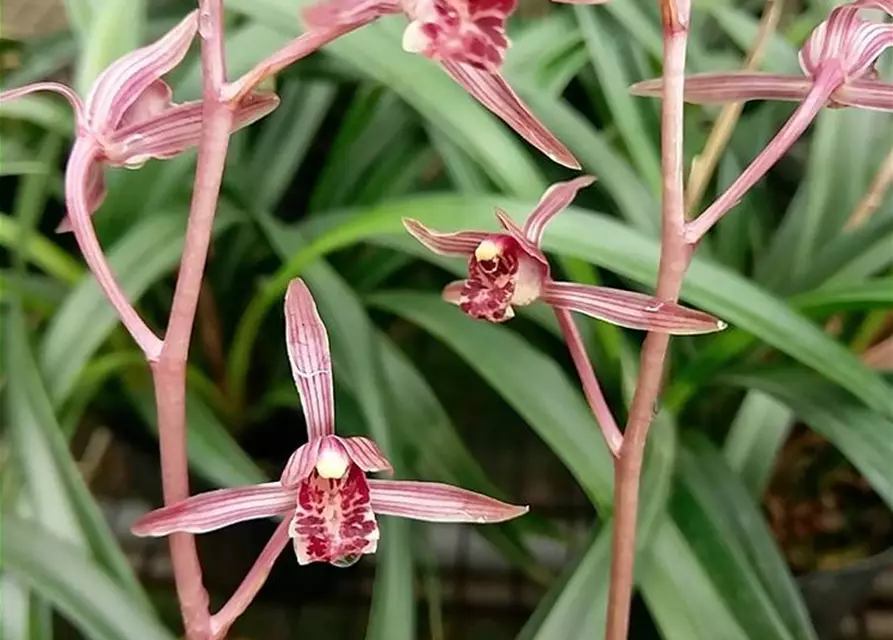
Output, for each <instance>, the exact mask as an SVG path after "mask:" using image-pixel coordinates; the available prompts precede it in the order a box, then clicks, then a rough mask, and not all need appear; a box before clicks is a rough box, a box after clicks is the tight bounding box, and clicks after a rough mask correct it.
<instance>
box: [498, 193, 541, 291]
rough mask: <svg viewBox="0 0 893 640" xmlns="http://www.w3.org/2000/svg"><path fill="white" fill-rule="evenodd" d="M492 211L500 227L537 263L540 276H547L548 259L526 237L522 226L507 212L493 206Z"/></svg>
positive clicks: (537, 246) (536, 245)
mask: <svg viewBox="0 0 893 640" xmlns="http://www.w3.org/2000/svg"><path fill="white" fill-rule="evenodd" d="M494 211H495V213H496V219H497V220H499V224H500V225H502V228H503V229H505V230H506V231H508V234H509V235H510V236H511V237H512V238H514V239H515V241H516V242H517V243H518V245H519V246H520V247H521V250H522V251H524V252H525V253H527V255H529V256H530V257H531V258H533V259H534V260H536V261H537V262H538V263H539V265H540V267H541V269H540V271H541V274H540V275H541V277H543V278H548V277H549V270H550V267H549V260H548V259H547V258H546V254H545V253H543V252H542V250H541V249H540V248H539V245H538V244H536V243H534V242H533V241H532V240H530V238H528V237H527V234H526V232H525V231H524V229H523V227H519V226H518V223H517V222H515V221H514V220H513V219H512V217H511V216H510V215H509V214H508V213H507V212H505V211H503V210H502V209H500V208H499V207H494Z"/></svg>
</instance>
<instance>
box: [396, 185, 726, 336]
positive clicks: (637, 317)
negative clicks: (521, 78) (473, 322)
mask: <svg viewBox="0 0 893 640" xmlns="http://www.w3.org/2000/svg"><path fill="white" fill-rule="evenodd" d="M594 180H595V179H594V178H593V177H591V176H581V177H579V178H575V179H574V180H570V181H568V182H558V183H556V184H554V185H552V186H551V187H549V189H548V190H547V191H546V192H545V194H543V196H542V198H541V199H540V201H539V203H538V204H537V206H536V208H535V209H534V210H533V212H531V214H530V216H529V217H528V218H527V222H526V223H525V224H524V226H523V227H519V226H518V225H517V224H516V223H515V222H514V221H513V220H512V219H511V218H510V217H509V215H508V214H507V213H506V212H505V211H502V210H501V209H499V208H497V209H496V217H497V219H498V220H499V223H500V224H501V226H502V229H503V231H502V232H499V233H493V232H490V231H459V232H456V233H439V232H436V231H433V230H431V229H429V228H427V227H426V226H425V225H423V224H422V223H421V222H418V221H417V220H412V219H409V218H404V219H403V225H404V227H406V230H407V231H409V233H410V234H411V235H412V236H413V237H414V238H415V239H416V240H418V241H419V242H421V243H422V244H423V245H425V246H426V247H427V248H428V249H430V250H431V251H433V252H435V253H438V254H440V255H447V256H461V257H464V258H468V278H467V279H465V280H458V281H456V282H452V283H450V284H448V285H447V286H446V288H445V289H444V290H443V298H444V300H446V301H447V302H449V303H451V304H455V305H458V306H459V308H461V309H462V311H464V312H465V313H466V314H468V315H469V316H471V317H473V318H479V319H484V320H489V321H490V322H504V321H506V320H509V319H511V318H513V317H514V315H515V311H514V307H515V306H525V305H528V304H531V303H532V302H534V301H536V300H542V301H543V302H545V303H546V304H548V305H551V306H552V307H554V308H555V309H564V310H568V311H576V312H578V313H583V314H585V315H588V316H591V317H593V318H597V319H599V320H604V321H606V322H610V323H612V324H616V325H618V326H621V327H626V328H629V329H641V330H645V331H656V332H661V333H671V334H676V335H692V334H699V333H710V332H713V331H719V330H721V329H724V328H725V327H726V324H725V323H724V322H722V321H720V320H717V319H716V318H714V317H713V316H711V315H708V314H706V313H703V312H701V311H695V310H693V309H688V308H686V307H683V306H681V305H678V304H676V303H674V302H669V301H662V300H658V299H657V298H654V297H652V296H648V295H645V294H642V293H636V292H633V291H624V290H621V289H612V288H609V287H596V286H591V285H584V284H577V283H574V282H557V281H555V280H553V279H552V278H551V276H550V268H549V262H548V260H547V259H546V256H545V254H544V253H543V251H542V249H541V248H540V245H541V241H542V237H543V232H544V231H545V229H546V226H547V225H548V224H549V222H550V221H551V220H552V219H553V218H554V217H555V216H556V215H557V214H558V213H560V212H561V211H562V210H564V209H565V208H567V206H568V205H570V203H571V202H572V201H573V199H574V197H575V196H576V194H577V192H578V191H579V190H580V189H582V188H583V187H586V186H588V185H590V184H592V183H593V182H594Z"/></svg>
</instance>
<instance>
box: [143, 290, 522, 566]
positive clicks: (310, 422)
mask: <svg viewBox="0 0 893 640" xmlns="http://www.w3.org/2000/svg"><path fill="white" fill-rule="evenodd" d="M285 325H286V345H287V350H288V357H289V363H290V365H291V371H292V377H293V378H294V381H295V384H296V386H297V388H298V392H299V394H300V396H301V406H302V409H303V412H304V418H305V420H306V423H307V433H308V442H307V444H305V445H303V446H301V447H300V448H298V450H297V451H295V452H294V453H293V454H292V456H291V457H290V458H289V460H288V463H287V464H286V465H285V468H284V469H283V471H282V475H281V477H280V479H279V481H278V482H268V483H264V484H259V485H254V486H249V487H239V488H235V489H219V490H217V491H210V492H207V493H203V494H199V495H196V496H193V497H191V498H188V499H187V500H184V501H182V502H179V503H177V504H174V505H170V506H167V507H163V508H161V509H157V510H155V511H152V512H150V513H149V514H147V515H145V516H144V517H143V518H141V519H140V520H139V521H137V522H136V523H135V524H134V525H133V527H132V531H133V533H134V534H135V535H138V536H163V535H168V534H170V533H174V532H190V533H205V532H208V531H214V530H216V529H220V528H222V527H226V526H229V525H232V524H235V523H238V522H244V521H246V520H253V519H258V518H270V517H284V518H288V519H289V525H288V534H289V537H290V538H291V540H292V544H293V546H294V551H295V556H296V557H297V559H298V563H299V564H302V565H303V564H308V563H311V562H328V563H330V564H333V565H335V566H342V567H343V566H349V565H351V564H353V563H354V562H356V561H357V560H358V559H359V558H360V557H362V556H363V555H365V554H369V553H374V552H375V551H376V549H377V547H378V540H379V537H380V531H379V528H378V523H377V520H376V514H379V515H389V516H401V517H405V518H413V519H417V520H426V521H430V522H472V523H489V522H503V521H505V520H510V519H512V518H516V517H518V516H520V515H523V514H524V513H527V510H528V509H527V507H522V506H516V505H511V504H507V503H505V502H501V501H499V500H496V499H494V498H490V497H488V496H485V495H482V494H479V493H475V492H473V491H468V490H466V489H461V488H459V487H454V486H451V485H446V484H440V483H432V482H413V481H404V480H375V479H373V480H369V479H367V478H366V473H374V472H381V471H390V470H391V464H390V462H388V460H387V458H386V457H385V455H384V453H382V451H381V450H380V449H379V448H378V446H377V445H376V444H375V443H374V442H373V441H372V440H369V439H368V438H363V437H353V438H342V437H339V436H336V435H335V433H334V427H335V414H334V396H333V384H332V368H331V357H330V353H329V343H328V335H327V333H326V328H325V325H324V324H323V322H322V319H321V318H320V316H319V312H318V311H317V309H316V305H315V303H314V301H313V298H312V296H311V294H310V291H309V290H308V289H307V287H306V285H304V283H303V282H302V281H301V280H297V279H296V280H293V281H292V282H291V284H290V285H289V287H288V291H287V293H286V297H285Z"/></svg>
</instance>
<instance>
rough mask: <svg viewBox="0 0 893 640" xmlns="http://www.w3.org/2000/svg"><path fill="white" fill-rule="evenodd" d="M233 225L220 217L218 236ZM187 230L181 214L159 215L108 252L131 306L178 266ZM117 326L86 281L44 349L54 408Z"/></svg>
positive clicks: (138, 225)
mask: <svg viewBox="0 0 893 640" xmlns="http://www.w3.org/2000/svg"><path fill="white" fill-rule="evenodd" d="M234 221H235V219H234V217H233V216H232V215H226V213H225V212H223V211H221V214H220V215H219V217H218V219H217V223H216V224H215V225H214V233H215V235H216V234H219V233H220V232H221V231H223V230H224V229H226V228H227V227H229V226H230V225H232V224H233V222H234ZM184 225H185V220H184V219H183V216H182V215H181V214H168V213H165V212H155V215H152V216H147V217H144V218H142V219H140V220H139V221H137V222H136V223H135V224H133V225H132V226H131V227H130V229H129V230H128V231H127V234H126V235H125V236H124V237H122V238H121V239H120V240H119V241H118V242H116V243H115V245H114V246H113V247H112V248H111V249H110V250H109V251H108V252H107V256H108V260H109V263H110V264H111V266H112V271H113V272H114V273H115V274H116V276H117V278H118V282H119V284H120V285H121V287H122V289H123V290H124V292H125V293H127V294H128V296H129V297H130V299H131V300H133V301H136V300H139V298H140V296H142V294H143V293H144V292H145V291H146V290H147V289H148V288H149V287H150V286H151V285H152V284H154V283H155V282H157V281H158V280H159V279H160V278H162V277H164V276H165V275H167V274H168V273H169V272H170V271H171V270H172V269H174V267H175V266H176V265H177V264H178V262H179V260H180V252H181V250H182V248H183V229H184ZM118 322H119V321H118V316H117V315H116V313H115V310H114V308H113V307H112V306H111V305H110V304H109V302H108V300H106V298H105V295H104V294H103V293H102V290H101V289H100V288H99V285H98V284H97V283H96V281H95V280H94V279H93V278H92V277H90V276H84V278H83V279H82V280H81V283H80V284H79V285H78V286H77V287H76V288H75V289H74V290H73V291H72V292H71V294H70V295H69V296H68V298H67V299H66V300H65V302H64V303H63V304H62V306H61V307H60V308H59V311H58V312H57V313H56V315H55V316H53V319H52V320H51V321H50V324H49V326H48V327H47V330H46V333H45V335H44V338H43V343H42V344H41V349H40V364H41V371H42V372H43V375H44V378H45V379H46V382H47V389H48V391H49V394H50V397H51V398H52V399H53V402H54V403H59V402H61V401H63V400H64V399H65V398H66V397H67V395H68V393H69V392H70V391H71V388H72V386H73V385H74V383H75V381H76V380H77V377H78V375H79V374H80V372H81V370H82V369H83V368H84V366H85V365H86V364H87V361H88V360H89V359H90V358H91V356H92V355H93V354H94V353H95V352H96V350H97V349H99V347H100V346H101V345H102V344H103V343H104V342H105V341H106V340H107V339H108V337H109V335H110V334H111V332H112V331H113V330H114V329H115V327H116V326H117V325H118Z"/></svg>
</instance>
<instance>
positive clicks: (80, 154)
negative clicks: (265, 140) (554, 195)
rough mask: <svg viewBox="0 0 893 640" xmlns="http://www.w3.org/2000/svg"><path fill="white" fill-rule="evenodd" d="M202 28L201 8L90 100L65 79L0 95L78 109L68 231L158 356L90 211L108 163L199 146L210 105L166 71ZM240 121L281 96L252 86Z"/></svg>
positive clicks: (114, 68)
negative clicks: (42, 94) (178, 91)
mask: <svg viewBox="0 0 893 640" xmlns="http://www.w3.org/2000/svg"><path fill="white" fill-rule="evenodd" d="M197 28H198V12H197V11H193V12H192V13H190V14H189V15H188V16H186V17H185V18H184V19H183V20H181V21H180V23H179V24H177V25H176V26H175V27H174V28H173V29H171V30H170V31H169V32H168V33H166V34H165V35H164V36H162V37H161V38H160V39H159V40H157V41H156V42H154V43H152V44H150V45H148V46H145V47H143V48H141V49H137V50H136V51H132V52H131V53H128V54H127V55H125V56H123V57H121V58H119V59H118V60H117V61H115V62H113V63H112V64H111V65H110V66H109V67H108V68H106V69H105V71H103V72H102V74H100V76H99V77H98V78H97V79H96V82H95V83H94V84H93V87H92V88H91V90H90V93H89V95H88V96H87V99H86V101H84V102H82V101H81V99H80V97H79V96H78V95H77V94H76V93H75V92H74V91H73V90H72V89H70V88H69V87H67V86H65V85H63V84H60V83H57V82H38V83H35V84H31V85H27V86H25V87H21V88H18V89H10V90H9V91H5V92H3V93H0V102H5V101H7V100H13V99H15V98H19V97H21V96H24V95H27V94H30V93H34V92H38V91H53V92H56V93H59V94H61V95H62V96H64V97H65V98H66V99H67V100H68V101H69V102H70V103H71V106H72V107H73V108H74V112H75V121H76V128H77V131H76V134H77V135H76V138H75V142H74V145H73V146H72V149H71V154H70V155H69V158H68V164H67V166H66V169H65V201H66V208H67V211H68V215H67V216H66V218H65V219H64V220H63V221H62V223H61V224H60V225H59V230H60V231H67V230H71V231H74V234H75V237H76V239H77V242H78V245H79V246H80V248H81V252H82V253H83V254H84V259H85V260H86V262H87V264H88V266H89V267H90V270H91V271H92V272H93V274H94V275H95V276H96V279H97V281H98V283H99V285H100V287H102V289H103V291H104V293H105V294H106V296H107V297H108V298H109V301H110V302H111V303H112V304H113V305H114V307H115V308H116V309H117V310H118V313H119V315H120V316H121V321H122V322H123V323H124V325H125V327H127V330H128V331H129V332H130V333H131V335H133V337H134V339H135V340H136V341H137V343H138V344H139V345H140V348H141V349H142V350H143V352H144V353H145V354H146V356H147V357H148V358H149V359H150V360H154V359H156V358H157V356H158V354H159V353H160V350H161V340H160V339H159V338H158V337H157V336H156V335H155V334H154V333H153V332H152V330H151V329H149V327H148V326H146V324H145V322H143V320H142V319H141V318H140V317H139V315H138V314H137V312H136V311H135V310H134V309H133V307H132V306H131V305H130V303H129V302H128V301H127V297H126V296H125V294H124V292H123V291H121V288H120V286H119V285H118V284H117V282H116V281H115V278H114V275H113V274H112V271H111V268H110V267H109V265H108V263H107V261H106V258H105V256H104V254H103V252H102V248H101V246H100V244H99V240H98V239H97V237H96V233H95V231H94V229H93V226H92V224H91V221H90V217H91V216H92V214H93V213H94V212H95V211H96V209H97V208H98V207H99V206H100V204H101V203H102V201H103V199H104V198H105V181H104V176H103V170H104V167H105V166H106V165H110V166H118V167H128V168H136V167H139V166H140V165H142V164H143V163H145V162H146V161H147V160H149V159H150V158H159V159H164V158H172V157H174V156H176V155H178V154H180V153H182V152H183V151H185V150H186V149H188V148H190V147H193V146H195V145H197V144H198V141H199V137H200V135H201V126H202V103H201V102H187V103H184V104H173V103H172V101H171V88H170V87H169V86H168V84H167V83H166V82H165V81H164V80H162V79H161V78H162V76H164V75H165V74H167V73H168V72H169V71H171V70H172V69H173V68H174V67H176V66H177V65H178V64H179V63H180V62H181V61H182V60H183V58H184V57H185V56H186V52H187V51H188V50H189V45H190V43H191V42H192V39H193V37H194V36H195V33H196V31H197ZM233 104H234V107H233V108H234V110H235V114H234V115H235V117H234V125H233V128H234V130H235V129H240V128H242V127H244V126H247V125H248V124H251V123H252V122H254V121H256V120H258V119H259V118H262V117H263V116H265V115H266V114H268V113H270V112H271V111H272V110H273V109H275V108H276V106H277V105H278V104H279V98H278V97H277V96H275V95H273V94H259V93H251V92H248V93H246V94H245V95H244V96H242V97H241V99H240V100H239V101H238V102H234V103H233Z"/></svg>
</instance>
